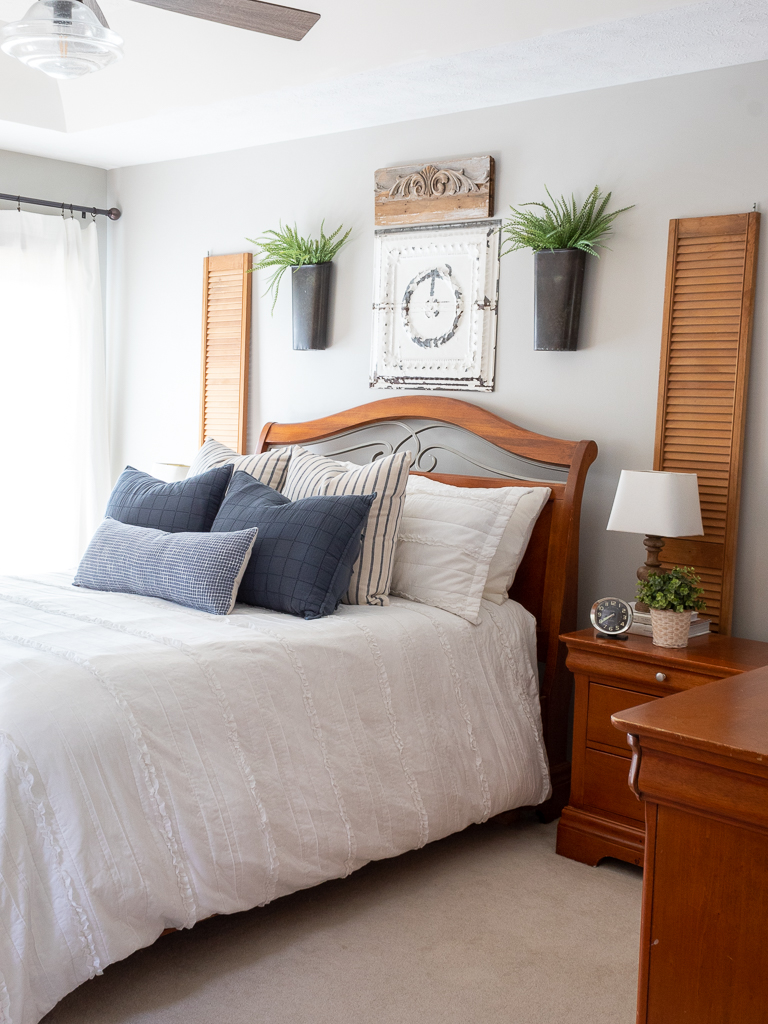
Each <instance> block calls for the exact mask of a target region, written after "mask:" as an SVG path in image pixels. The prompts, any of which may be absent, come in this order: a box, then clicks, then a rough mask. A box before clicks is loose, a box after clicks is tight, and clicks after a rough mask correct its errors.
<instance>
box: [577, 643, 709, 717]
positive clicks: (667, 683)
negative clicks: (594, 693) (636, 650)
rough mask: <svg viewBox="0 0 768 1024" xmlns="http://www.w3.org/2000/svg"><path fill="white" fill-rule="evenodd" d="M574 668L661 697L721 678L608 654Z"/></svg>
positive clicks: (591, 676) (592, 676)
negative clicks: (654, 693) (658, 676)
mask: <svg viewBox="0 0 768 1024" xmlns="http://www.w3.org/2000/svg"><path fill="white" fill-rule="evenodd" d="M575 671H577V672H585V671H586V672H587V673H588V675H589V677H590V679H592V678H594V677H595V676H598V677H599V678H600V679H608V680H609V681H610V682H613V683H617V684H618V685H621V684H622V683H626V684H628V685H629V686H632V685H634V686H637V688H638V689H640V690H645V691H653V692H656V693H658V694H659V696H666V695H667V694H670V693H677V692H678V691H680V690H689V689H690V688H691V687H692V686H703V685H704V683H711V682H712V680H713V679H717V678H718V676H710V675H705V674H704V673H702V672H686V671H685V670H684V669H679V668H670V667H668V666H666V665H654V664H653V663H651V664H648V663H643V662H642V661H629V660H628V659H625V658H612V657H610V656H609V655H604V656H602V657H594V656H593V658H590V659H589V664H588V665H586V666H582V665H579V667H578V668H576V669H575ZM727 674H728V673H727V671H722V670H721V671H720V672H719V676H720V677H722V676H724V675H727ZM657 675H662V676H664V678H663V679H657V678H656V676H657ZM620 710H621V709H620Z"/></svg>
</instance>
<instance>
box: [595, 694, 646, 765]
mask: <svg viewBox="0 0 768 1024" xmlns="http://www.w3.org/2000/svg"><path fill="white" fill-rule="evenodd" d="M652 700H656V698H655V697H649V696H648V695H647V694H645V693H638V692H637V691H636V690H624V689H619V688H618V687H617V686H605V685H604V684H603V683H590V684H589V709H588V711H587V743H603V744H605V745H606V746H609V747H616V748H617V749H616V752H617V753H621V754H622V755H623V756H624V757H629V756H630V754H631V751H630V749H629V747H628V746H626V745H625V742H624V737H623V736H622V734H621V733H620V732H618V730H616V729H614V727H613V725H611V715H615V714H616V712H617V711H626V710H627V709H628V708H635V707H638V705H640V704H647V703H648V702H649V701H652Z"/></svg>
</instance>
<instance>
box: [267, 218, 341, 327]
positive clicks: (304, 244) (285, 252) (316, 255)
mask: <svg viewBox="0 0 768 1024" xmlns="http://www.w3.org/2000/svg"><path fill="white" fill-rule="evenodd" d="M324 224H325V221H323V223H322V224H321V225H320V237H319V238H312V237H311V236H309V237H307V238H304V237H303V236H302V235H300V234H299V232H298V229H297V228H296V225H295V224H294V226H293V227H290V226H288V227H283V225H282V223H281V224H280V228H279V230H278V231H274V230H273V229H272V228H270V229H269V230H267V231H265V232H264V234H263V235H261V237H259V238H249V239H247V241H249V242H251V243H252V244H253V245H255V246H256V252H255V253H254V255H255V256H256V258H257V259H258V261H259V262H258V263H256V264H255V266H254V267H253V270H264V269H266V268H267V267H277V269H276V270H275V272H274V274H273V275H272V277H271V278H270V279H269V287H268V288H267V291H266V292H265V293H264V294H265V295H266V294H268V293H269V292H272V312H273V313H274V311H275V303H276V302H277V293H278V290H279V288H280V281H281V279H282V277H283V274H284V273H285V272H286V270H288V269H289V268H290V267H303V266H305V265H306V264H310V263H330V262H331V260H332V259H333V257H334V256H335V255H336V253H337V252H338V251H339V249H340V248H341V247H342V245H344V243H345V242H346V240H347V239H348V238H349V236H350V233H351V231H352V228H350V229H349V231H347V233H346V234H345V235H342V236H341V238H338V237H337V236H338V235H339V234H340V232H341V231H342V229H343V227H344V225H343V224H339V226H338V227H337V228H336V230H335V231H334V232H333V234H331V235H326V233H325V231H324V230H323V226H324Z"/></svg>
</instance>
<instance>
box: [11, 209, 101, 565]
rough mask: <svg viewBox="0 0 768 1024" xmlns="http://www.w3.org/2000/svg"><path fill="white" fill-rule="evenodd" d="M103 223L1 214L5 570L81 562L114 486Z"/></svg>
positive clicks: (33, 215)
mask: <svg viewBox="0 0 768 1024" xmlns="http://www.w3.org/2000/svg"><path fill="white" fill-rule="evenodd" d="M104 377H105V374H104V337H103V323H102V310H101V285H100V280H99V256H98V244H97V239H96V226H95V224H93V223H89V224H88V225H87V226H85V227H81V226H80V224H79V223H78V222H77V221H75V220H71V219H64V218H62V217H54V216H46V215H42V214H36V213H18V212H16V211H15V210H10V211H3V212H0V573H25V572H39V571H46V570H57V569H63V568H68V567H70V566H74V565H75V564H76V563H77V561H78V559H79V558H80V555H81V554H82V551H83V550H84V547H85V545H86V544H87V542H88V540H89V538H90V536H91V534H92V532H93V530H94V529H95V527H96V525H97V524H98V521H99V520H100V518H101V516H102V515H103V511H104V506H105V504H106V498H107V495H108V488H109V469H108V444H107V431H106V408H105V380H104Z"/></svg>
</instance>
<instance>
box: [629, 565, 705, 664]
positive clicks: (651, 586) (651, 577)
mask: <svg viewBox="0 0 768 1024" xmlns="http://www.w3.org/2000/svg"><path fill="white" fill-rule="evenodd" d="M703 594H704V590H703V588H702V586H701V580H700V579H699V577H698V576H697V575H696V573H695V572H694V571H693V568H692V567H691V566H682V567H676V568H674V569H667V570H666V571H664V572H650V573H648V577H647V578H646V579H644V580H640V581H639V582H638V584H637V599H638V601H642V602H643V604H647V605H648V608H649V609H650V612H651V628H652V630H653V642H654V644H656V646H657V647H687V646H688V631H689V629H690V625H691V612H700V611H703V610H704V608H705V607H706V606H705V604H704V601H703V600H702V595H703Z"/></svg>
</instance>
